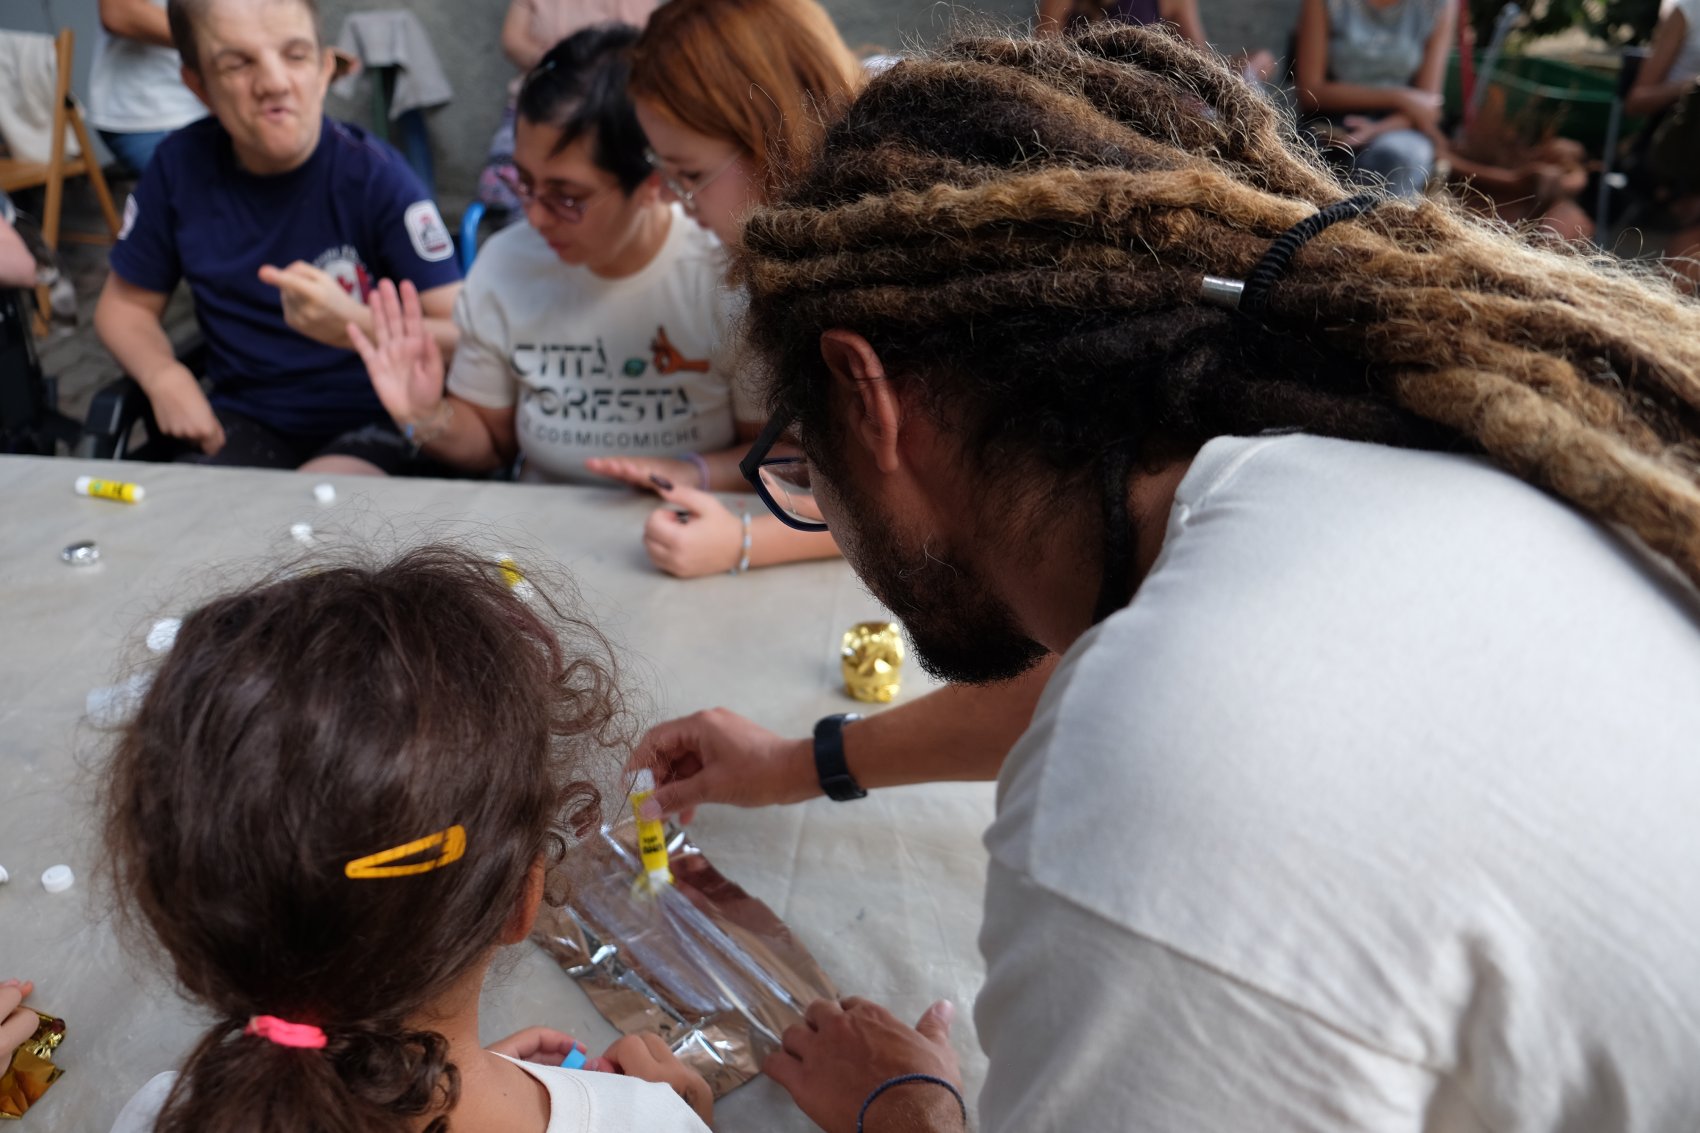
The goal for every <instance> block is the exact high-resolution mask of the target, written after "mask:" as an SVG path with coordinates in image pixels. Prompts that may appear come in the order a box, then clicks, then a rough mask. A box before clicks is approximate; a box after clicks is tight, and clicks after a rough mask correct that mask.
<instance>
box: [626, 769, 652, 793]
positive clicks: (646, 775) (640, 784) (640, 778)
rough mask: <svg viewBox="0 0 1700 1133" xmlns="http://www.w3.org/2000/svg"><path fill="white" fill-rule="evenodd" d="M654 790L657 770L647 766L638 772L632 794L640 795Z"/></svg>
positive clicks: (633, 783) (633, 782)
mask: <svg viewBox="0 0 1700 1133" xmlns="http://www.w3.org/2000/svg"><path fill="white" fill-rule="evenodd" d="M653 790H655V772H653V771H651V770H650V769H649V768H647V767H645V768H644V769H643V770H642V771H639V772H638V773H637V778H636V779H633V780H632V794H634V795H639V794H642V793H643V792H645V791H653Z"/></svg>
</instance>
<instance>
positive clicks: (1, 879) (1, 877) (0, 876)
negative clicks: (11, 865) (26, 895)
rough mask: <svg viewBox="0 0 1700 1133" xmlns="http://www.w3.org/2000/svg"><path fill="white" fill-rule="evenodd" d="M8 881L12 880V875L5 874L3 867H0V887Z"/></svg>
mask: <svg viewBox="0 0 1700 1133" xmlns="http://www.w3.org/2000/svg"><path fill="white" fill-rule="evenodd" d="M10 880H12V875H11V874H9V873H7V872H6V867H5V866H3V865H0V885H4V884H6V883H7V882H8V881H10Z"/></svg>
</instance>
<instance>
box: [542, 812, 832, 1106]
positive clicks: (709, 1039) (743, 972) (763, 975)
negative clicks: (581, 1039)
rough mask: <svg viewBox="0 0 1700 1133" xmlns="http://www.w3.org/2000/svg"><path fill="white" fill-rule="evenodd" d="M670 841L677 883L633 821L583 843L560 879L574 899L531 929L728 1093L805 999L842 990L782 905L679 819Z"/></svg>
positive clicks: (633, 1023) (620, 1015)
mask: <svg viewBox="0 0 1700 1133" xmlns="http://www.w3.org/2000/svg"><path fill="white" fill-rule="evenodd" d="M667 850H668V864H669V866H670V867H671V869H672V871H673V884H672V885H654V886H651V885H646V884H642V883H641V881H642V879H643V876H644V874H643V865H642V861H641V859H640V858H639V856H638V851H637V832H636V830H635V829H634V827H633V826H632V825H630V824H627V825H624V826H621V827H619V828H618V829H613V830H609V829H604V830H603V831H602V832H601V834H600V835H599V836H597V837H595V838H592V839H588V840H587V841H586V842H585V843H583V844H582V845H579V846H576V847H574V851H573V854H572V858H571V865H570V866H566V867H562V868H563V870H566V871H567V872H563V873H562V874H560V875H559V876H558V877H555V878H551V885H550V889H551V890H552V891H558V889H559V887H562V886H564V887H565V888H566V889H567V891H568V898H567V904H566V905H565V906H564V907H561V908H554V907H552V906H550V905H547V904H546V905H544V907H543V910H542V912H541V914H540V915H539V916H538V918H537V927H536V928H535V929H534V930H533V932H532V939H533V940H535V941H536V942H537V943H538V944H540V945H542V946H543V948H544V949H545V950H546V951H547V952H548V953H549V954H550V955H551V956H553V957H554V958H555V962H556V963H558V964H559V965H560V966H561V968H562V970H563V971H565V972H566V973H567V975H569V976H571V977H572V978H573V979H574V980H576V981H577V982H578V984H579V986H580V987H582V988H584V990H585V994H587V995H589V996H590V1001H591V1003H593V1004H595V1005H596V1009H597V1010H598V1011H600V1012H601V1013H602V1017H603V1018H605V1019H607V1020H608V1021H609V1022H610V1023H612V1024H613V1025H614V1026H615V1027H617V1028H619V1030H620V1032H621V1033H622V1034H628V1035H630V1034H636V1033H638V1032H640V1031H653V1032H655V1033H656V1034H659V1035H660V1036H661V1037H662V1038H663V1039H665V1040H666V1042H667V1044H668V1045H669V1046H671V1047H672V1048H673V1052H674V1053H675V1054H677V1055H678V1056H679V1058H680V1059H681V1060H682V1061H684V1063H685V1064H686V1065H688V1066H691V1067H692V1068H694V1069H695V1070H696V1071H697V1072H698V1073H700V1074H701V1075H702V1076H703V1077H704V1078H705V1079H707V1081H708V1084H709V1087H710V1088H711V1089H713V1091H714V1096H715V1097H717V1098H718V1097H723V1096H724V1095H726V1094H727V1093H728V1092H730V1091H731V1090H733V1089H735V1088H736V1087H738V1086H741V1085H743V1084H744V1083H745V1082H747V1081H749V1080H750V1079H751V1078H754V1077H755V1076H756V1075H757V1074H759V1073H760V1072H761V1064H762V1060H763V1059H765V1058H766V1057H767V1056H768V1054H769V1053H770V1052H772V1051H774V1050H777V1049H779V1043H780V1036H781V1035H783V1034H784V1033H785V1029H786V1028H787V1027H789V1026H791V1025H792V1024H793V1023H797V1022H800V1021H801V1020H802V1018H803V1009H804V1008H806V1007H807V1006H808V1005H809V1004H810V1003H812V1002H814V1001H815V1000H816V999H823V998H824V999H836V998H837V997H838V991H837V989H836V988H835V987H834V986H833V983H832V981H831V980H830V979H828V978H827V976H826V973H825V972H823V971H822V970H821V968H820V966H819V965H818V964H816V963H815V960H814V957H812V956H810V955H809V952H808V949H806V948H804V947H803V945H802V944H801V943H799V942H798V940H797V938H796V937H795V936H793V935H792V934H791V930H790V928H788V927H787V926H786V925H785V923H784V922H783V921H781V920H780V919H779V918H778V917H777V916H776V915H775V914H774V912H773V910H772V909H769V908H768V907H767V906H766V905H764V904H762V903H761V902H760V901H758V900H756V899H755V898H754V897H751V896H750V895H749V894H748V893H745V892H744V891H743V890H742V889H740V888H739V887H738V886H737V885H735V884H733V883H732V882H730V881H728V880H727V879H726V878H725V877H724V876H722V875H721V873H720V871H719V870H717V869H715V868H714V866H713V865H711V864H710V863H709V861H708V859H707V858H705V857H704V856H703V854H702V851H701V850H699V849H698V848H697V847H696V846H695V845H694V844H692V842H691V841H690V839H689V838H687V837H686V836H685V834H684V833H683V832H682V831H679V830H670V831H669V837H668V843H667ZM634 878H637V879H639V881H638V882H634Z"/></svg>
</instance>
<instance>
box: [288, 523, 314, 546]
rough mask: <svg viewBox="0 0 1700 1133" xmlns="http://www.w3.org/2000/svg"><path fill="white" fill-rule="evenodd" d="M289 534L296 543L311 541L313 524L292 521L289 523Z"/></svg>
mask: <svg viewBox="0 0 1700 1133" xmlns="http://www.w3.org/2000/svg"><path fill="white" fill-rule="evenodd" d="M289 534H290V535H291V536H293V537H294V539H295V541H296V542H297V543H311V542H312V541H313V525H312V524H311V523H292V524H290V525H289Z"/></svg>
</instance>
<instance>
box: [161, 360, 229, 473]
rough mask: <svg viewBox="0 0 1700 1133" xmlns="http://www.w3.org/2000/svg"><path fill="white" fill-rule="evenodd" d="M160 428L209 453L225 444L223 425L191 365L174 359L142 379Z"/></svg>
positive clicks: (214, 451) (216, 450)
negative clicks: (185, 364)
mask: <svg viewBox="0 0 1700 1133" xmlns="http://www.w3.org/2000/svg"><path fill="white" fill-rule="evenodd" d="M142 389H143V390H144V391H146V393H147V395H148V402H149V403H150V404H151V405H152V406H153V417H154V420H155V421H156V422H157V423H158V424H159V431H160V432H162V433H164V434H165V435H166V436H168V437H177V438H179V439H181V440H185V441H188V442H189V443H190V444H193V445H195V446H197V447H198V448H199V449H200V450H201V451H202V452H204V453H206V454H207V455H208V456H212V455H214V454H216V453H217V452H218V450H219V449H221V448H223V447H224V426H223V425H220V424H219V423H218V415H217V414H215V413H214V412H213V407H212V403H211V402H209V401H208V400H207V395H206V394H204V393H202V392H201V383H199V382H197V381H196V380H195V375H194V374H192V373H190V372H189V368H188V367H187V366H184V365H182V364H180V363H175V362H174V363H172V364H171V366H169V367H168V368H166V369H164V370H161V371H159V372H157V373H155V374H151V375H149V377H148V379H147V381H145V382H143V383H142Z"/></svg>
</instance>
